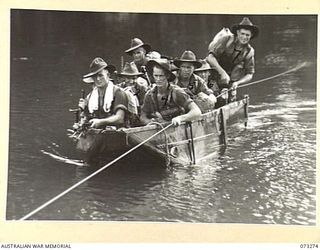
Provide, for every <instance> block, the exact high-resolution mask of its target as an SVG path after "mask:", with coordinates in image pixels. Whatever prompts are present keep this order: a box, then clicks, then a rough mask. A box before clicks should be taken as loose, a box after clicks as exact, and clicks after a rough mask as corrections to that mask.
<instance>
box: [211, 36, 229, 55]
mask: <svg viewBox="0 0 320 250" xmlns="http://www.w3.org/2000/svg"><path fill="white" fill-rule="evenodd" d="M231 37H232V35H230V34H226V35H222V36H220V37H219V38H218V39H216V40H215V39H214V40H213V41H212V42H211V43H210V44H209V47H208V50H209V54H210V53H211V54H213V55H214V56H215V57H216V56H220V55H222V53H223V52H224V51H225V49H226V47H227V43H228V41H229V39H230V38H231Z"/></svg>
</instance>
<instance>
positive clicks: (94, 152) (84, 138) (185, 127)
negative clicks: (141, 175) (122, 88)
mask: <svg viewBox="0 0 320 250" xmlns="http://www.w3.org/2000/svg"><path fill="white" fill-rule="evenodd" d="M248 105H249V96H247V95H246V96H244V97H243V99H241V100H239V101H235V102H231V103H229V104H226V105H224V106H222V107H220V108H218V109H214V110H212V111H209V112H207V113H204V114H202V115H201V117H200V118H199V119H197V120H194V121H192V122H187V123H182V124H180V125H179V126H173V125H172V126H168V125H169V124H170V122H168V123H161V124H160V123H152V124H149V125H147V126H141V127H133V128H120V129H115V128H112V127H111V128H108V127H107V128H106V129H95V128H87V129H86V130H84V131H82V132H81V133H80V134H78V135H76V136H75V135H74V136H73V138H76V147H77V149H78V150H80V151H82V152H83V153H85V155H86V160H87V161H90V160H92V159H95V158H97V157H100V156H108V157H111V156H112V157H117V156H120V155H121V154H123V153H125V152H127V151H128V150H130V149H131V148H133V147H135V146H137V145H138V144H139V143H141V142H143V141H144V140H146V139H148V138H149V137H151V136H152V135H154V134H155V133H157V132H159V131H160V130H163V132H161V133H159V134H158V135H156V136H154V137H153V138H151V139H150V140H149V141H147V142H146V143H143V144H142V145H141V146H140V147H139V149H138V151H139V152H140V153H142V154H143V155H144V156H148V157H149V158H150V157H151V159H153V158H155V159H158V160H161V161H163V163H164V164H165V165H166V166H168V165H169V164H170V163H176V164H184V165H186V164H198V163H199V162H201V161H202V160H204V159H206V158H208V156H210V155H212V154H213V153H215V152H216V151H217V150H218V149H219V148H221V146H224V147H225V146H226V145H227V129H228V127H229V126H230V125H232V124H235V123H239V122H244V124H245V126H246V124H247V120H248ZM166 126H168V128H167V129H165V130H164V128H165V127H166ZM133 154H135V153H133ZM144 159H145V157H144Z"/></svg>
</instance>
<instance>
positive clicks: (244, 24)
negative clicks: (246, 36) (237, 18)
mask: <svg viewBox="0 0 320 250" xmlns="http://www.w3.org/2000/svg"><path fill="white" fill-rule="evenodd" d="M239 29H246V30H250V31H251V33H252V36H251V39H253V38H255V37H257V36H258V34H259V27H258V26H256V25H254V24H252V22H251V21H250V19H249V18H248V17H244V18H243V19H242V21H241V22H240V23H239V24H234V25H233V26H232V27H231V31H232V33H234V34H237V30H239Z"/></svg>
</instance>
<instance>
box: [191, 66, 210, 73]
mask: <svg viewBox="0 0 320 250" xmlns="http://www.w3.org/2000/svg"><path fill="white" fill-rule="evenodd" d="M207 70H213V68H201V67H200V68H198V69H195V70H194V72H201V71H207Z"/></svg>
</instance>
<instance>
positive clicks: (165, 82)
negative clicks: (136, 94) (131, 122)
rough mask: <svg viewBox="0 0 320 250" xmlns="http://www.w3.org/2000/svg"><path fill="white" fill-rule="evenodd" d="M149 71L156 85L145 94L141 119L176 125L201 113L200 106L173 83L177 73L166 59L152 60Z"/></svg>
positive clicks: (148, 66) (195, 117)
mask: <svg viewBox="0 0 320 250" xmlns="http://www.w3.org/2000/svg"><path fill="white" fill-rule="evenodd" d="M147 71H148V73H149V74H150V75H152V76H153V78H154V81H155V86H154V87H153V88H152V89H151V90H149V91H148V93H147V94H146V96H145V99H144V103H143V107H142V110H141V121H142V122H143V123H144V124H148V123H150V122H152V121H157V122H164V121H172V123H173V124H174V125H179V124H180V123H181V122H187V121H192V120H194V119H197V118H198V117H200V115H201V111H200V109H199V108H198V106H197V105H196V104H195V103H194V102H193V100H192V99H191V98H190V97H189V95H188V94H187V93H185V92H184V91H183V90H182V89H181V88H179V87H178V86H176V85H173V84H172V82H173V81H174V79H175V75H174V74H173V73H172V72H171V70H170V64H169V62H168V60H166V59H154V60H150V61H149V62H148V64H147Z"/></svg>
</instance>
